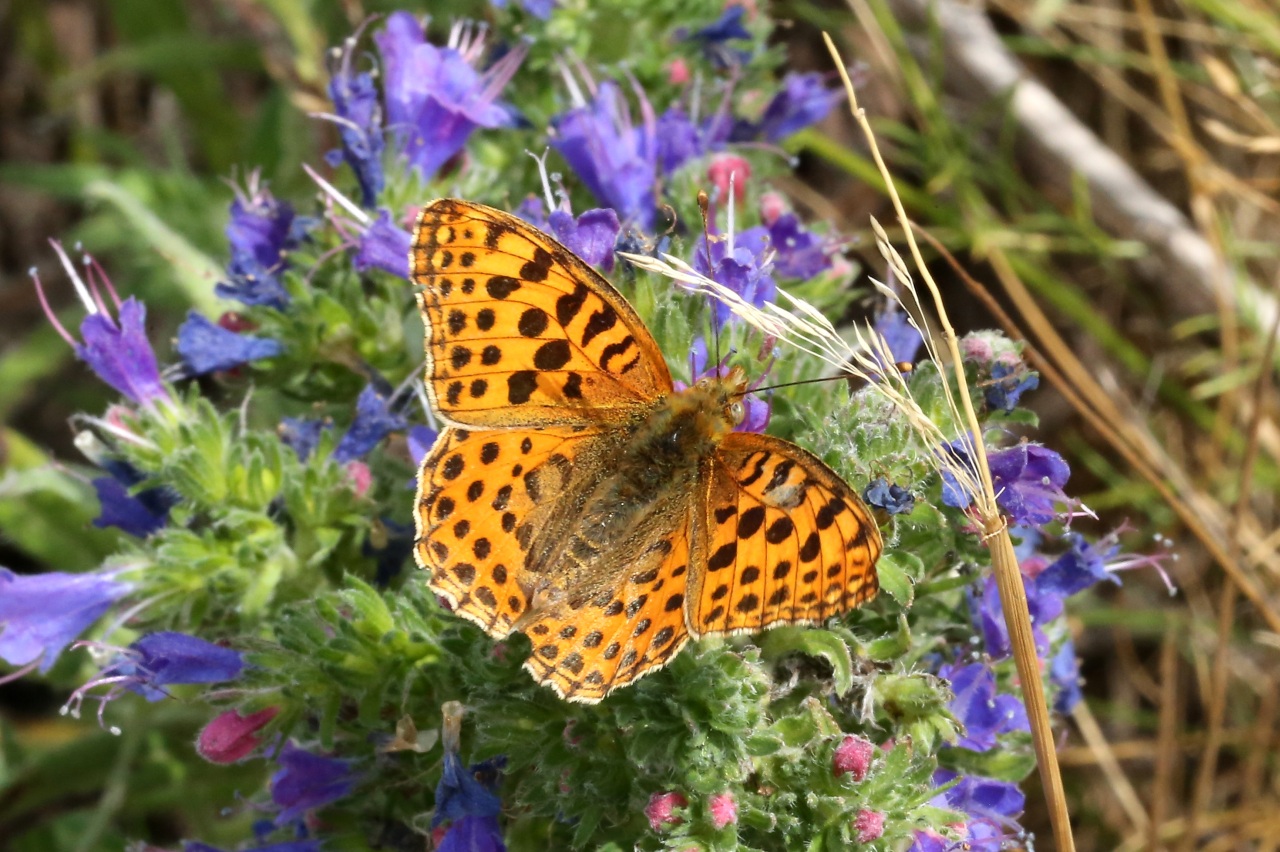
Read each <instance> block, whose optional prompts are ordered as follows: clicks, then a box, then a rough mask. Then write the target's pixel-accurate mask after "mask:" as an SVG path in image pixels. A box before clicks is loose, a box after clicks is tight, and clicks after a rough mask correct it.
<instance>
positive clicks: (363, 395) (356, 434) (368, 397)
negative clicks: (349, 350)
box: [333, 384, 409, 464]
mask: <svg viewBox="0 0 1280 852" xmlns="http://www.w3.org/2000/svg"><path fill="white" fill-rule="evenodd" d="M408 426H409V424H408V421H406V420H405V419H404V417H402V416H401V415H399V414H396V413H395V412H393V411H392V410H391V407H390V405H389V400H388V399H387V398H386V397H384V396H383V395H382V394H381V393H379V392H378V390H377V388H375V387H374V386H373V385H371V384H370V385H367V386H366V387H365V389H364V390H362V391H361V392H360V397H359V398H358V399H357V400H356V417H355V420H354V421H352V423H351V428H349V429H348V430H347V433H346V434H345V435H343V436H342V440H341V441H339V442H338V446H337V447H335V448H334V450H333V458H334V461H337V462H339V463H340V464H346V463H347V462H351V461H355V460H356V459H359V458H362V457H363V456H364V455H365V454H366V453H368V452H369V451H370V450H372V449H373V448H374V447H375V446H377V445H378V443H379V442H381V441H382V439H383V438H385V437H386V436H387V435H388V434H389V433H391V432H398V431H401V430H403V429H407V428H408Z"/></svg>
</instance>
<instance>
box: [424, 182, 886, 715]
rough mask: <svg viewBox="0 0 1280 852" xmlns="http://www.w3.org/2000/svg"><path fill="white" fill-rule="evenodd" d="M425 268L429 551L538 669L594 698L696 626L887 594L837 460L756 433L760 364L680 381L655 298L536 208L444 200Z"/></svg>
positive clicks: (451, 591)
mask: <svg viewBox="0 0 1280 852" xmlns="http://www.w3.org/2000/svg"><path fill="white" fill-rule="evenodd" d="M409 261H410V269H411V271H412V275H413V279H414V281H415V282H416V283H417V284H418V285H420V288H421V289H420V290H419V292H418V302H419V306H420V307H421V309H422V313H423V317H424V319H425V321H426V330H427V335H426V341H425V348H426V354H427V375H426V379H427V389H428V393H429V395H430V398H431V401H432V403H433V406H434V407H435V409H436V411H437V413H438V414H439V416H440V418H441V419H442V420H443V421H444V422H445V423H447V424H448V428H446V429H445V430H444V431H443V432H441V434H440V437H439V439H438V440H437V442H436V444H435V446H434V447H433V448H432V450H431V452H430V453H429V454H428V456H427V458H426V459H425V460H424V462H423V467H422V472H421V476H420V483H419V495H418V511H417V514H416V519H417V541H416V547H415V554H416V556H417V559H418V563H419V564H420V565H421V566H422V568H423V569H425V570H426V571H428V572H429V583H430V584H431V587H432V589H433V590H434V591H436V592H437V593H438V594H440V595H441V596H443V597H444V598H446V599H447V600H448V601H449V602H450V603H451V604H452V605H453V608H454V611H455V612H456V613H457V614H458V615H460V616H462V617H463V618H466V619H468V620H470V621H472V622H475V623H476V624H478V625H480V626H481V627H482V628H483V629H484V630H485V631H486V632H488V633H489V634H490V635H492V636H495V637H501V636H506V635H508V634H509V633H511V632H512V631H516V630H518V631H521V632H524V633H525V634H527V635H528V636H529V638H530V639H531V640H532V642H533V653H532V654H531V655H530V657H529V659H528V661H527V662H526V663H525V667H526V668H527V669H528V670H529V671H530V672H531V673H532V674H533V676H534V678H535V679H536V680H538V681H539V682H541V683H545V684H547V685H549V686H551V687H552V688H553V689H555V690H556V692H557V693H558V694H560V695H561V696H562V697H564V698H567V699H570V700H575V701H587V702H594V701H598V700H600V699H601V698H603V697H604V696H605V695H607V694H609V692H610V691H612V690H613V689H616V688H618V687H621V686H625V685H626V684H628V683H631V682H632V681H634V680H635V679H636V678H638V677H641V676H643V675H645V674H647V673H649V672H652V671H656V670H658V669H660V668H661V667H662V666H664V665H666V663H667V662H668V661H669V660H670V659H671V658H672V657H673V656H674V655H675V654H676V653H678V652H679V650H680V649H681V648H682V647H683V646H684V645H685V643H686V642H688V641H689V639H691V638H697V637H699V636H705V635H710V634H725V633H742V632H753V631H757V630H761V629H764V628H767V627H770V626H772V625H775V624H795V623H817V622H820V621H822V620H824V619H826V618H828V617H830V616H833V615H838V614H841V613H844V612H847V611H848V610H849V609H851V608H852V607H855V606H857V605H859V604H861V603H863V602H864V601H866V600H869V599H870V598H872V597H874V596H875V593H876V590H877V584H876V575H875V568H874V565H875V561H876V559H877V558H878V557H879V555H880V550H881V539H880V534H879V530H878V529H877V528H876V526H875V523H874V521H873V520H872V518H871V516H870V513H869V512H868V511H867V509H866V507H865V506H864V505H863V504H862V502H861V500H860V499H859V498H858V496H857V495H856V493H855V492H854V491H853V489H851V488H850V487H849V486H848V485H847V484H845V483H844V482H843V481H842V480H841V479H840V477H839V476H838V475H837V474H835V473H834V472H833V471H832V470H831V469H830V468H828V467H827V466H826V465H825V464H823V462H822V461H821V460H819V459H817V458H816V457H814V456H813V455H811V454H810V453H808V452H806V451H805V450H802V449H801V448H799V447H797V446H795V445H794V444H790V443H788V442H786V441H783V440H781V439H778V438H773V437H770V436H768V435H760V434H754V433H745V432H735V431H733V429H734V427H735V426H736V425H738V424H740V423H741V422H742V418H743V407H742V406H743V403H742V395H743V394H744V393H745V392H746V388H747V378H746V376H745V374H744V373H743V371H742V370H741V369H739V368H733V369H731V370H729V371H728V373H727V374H726V375H725V376H722V377H713V378H707V379H703V380H700V381H699V382H697V383H695V384H694V385H693V386H692V387H689V388H686V389H684V390H681V391H676V390H675V387H674V384H673V382H672V379H671V375H670V373H669V371H668V369H667V365H666V361H665V359H664V358H663V356H662V353H661V352H660V351H659V350H658V347H657V344H656V343H655V342H654V340H653V338H652V336H651V335H650V334H649V332H648V331H647V330H646V328H645V327H644V324H643V322H642V321H641V320H640V318H639V316H638V315H637V314H636V313H635V310H634V309H633V308H632V307H631V306H630V305H629V304H628V303H627V301H626V300H625V299H623V298H622V296H621V295H620V294H619V293H618V292H617V291H616V290H614V289H613V287H612V286H610V285H609V283H608V282H607V281H605V280H604V279H603V278H601V277H600V276H599V274H597V273H596V272H595V270H593V269H591V268H590V267H589V266H587V265H586V264H585V263H583V262H582V261H581V260H580V259H579V258H577V257H576V256H574V255H573V253H572V252H570V251H568V250H567V249H565V248H564V246H562V245H560V244H559V243H558V242H556V241H555V240H554V239H552V238H551V237H549V236H548V235H546V234H544V233H542V232H540V231H538V230H537V229H535V228H533V227H531V226H529V225H528V224H526V223H524V222H522V221H520V220H519V219H516V218H515V217H513V216H511V215H509V214H507V213H503V212H501V211H498V210H494V209H492V208H489V207H485V206H483V205H479V204H473V203H470V202H465V201H457V200H451V199H444V200H440V201H436V202H433V203H431V204H429V205H427V206H426V207H425V208H424V209H423V211H422V214H421V216H420V217H419V221H418V226H417V229H416V231H415V235H414V242H413V246H412V249H411V252H410V258H409Z"/></svg>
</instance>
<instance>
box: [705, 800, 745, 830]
mask: <svg viewBox="0 0 1280 852" xmlns="http://www.w3.org/2000/svg"><path fill="white" fill-rule="evenodd" d="M707 810H708V811H709V812H710V813H711V824H712V825H714V826H715V827H716V830H717V831H719V830H720V829H722V828H724V827H725V826H726V825H731V824H733V823H735V822H737V821H738V803H737V801H736V800H735V799H734V798H733V794H732V793H717V794H716V795H714V796H712V797H711V800H710V801H709V802H707Z"/></svg>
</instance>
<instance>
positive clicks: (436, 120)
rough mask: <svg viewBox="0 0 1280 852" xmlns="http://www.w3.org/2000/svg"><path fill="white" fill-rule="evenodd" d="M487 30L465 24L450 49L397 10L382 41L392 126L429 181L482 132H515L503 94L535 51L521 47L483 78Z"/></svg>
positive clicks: (403, 150)
mask: <svg viewBox="0 0 1280 852" xmlns="http://www.w3.org/2000/svg"><path fill="white" fill-rule="evenodd" d="M483 32H484V31H483V29H475V28H472V27H471V26H470V25H458V26H455V27H454V28H453V31H452V32H451V33H450V35H449V44H448V46H446V47H436V46H435V45H433V44H430V43H428V42H427V40H426V35H425V34H424V33H423V30H422V26H421V25H420V24H419V23H418V21H417V20H416V19H415V18H414V17H413V16H412V15H410V14H409V13H408V12H393V13H392V14H391V15H390V16H389V17H388V18H387V25H386V27H385V28H383V30H382V32H380V33H378V34H377V35H375V36H374V40H375V41H376V42H377V43H378V51H379V53H381V54H382V65H383V77H384V82H383V89H384V92H385V95H386V105H387V126H388V128H389V129H390V130H391V132H392V133H393V134H394V135H395V139H396V144H397V147H398V148H399V151H400V153H401V154H402V155H403V156H404V157H405V158H406V159H407V160H408V163H409V167H410V168H411V169H416V170H417V172H418V176H419V177H420V178H421V179H423V180H428V179H430V178H432V177H434V176H435V174H436V172H438V171H439V170H440V167H441V166H443V165H444V164H445V163H446V162H448V161H449V160H450V159H452V158H453V156H454V155H455V154H457V153H458V152H459V151H461V150H462V148H463V146H464V145H466V143H467V139H468V138H469V137H470V136H471V134H472V132H473V131H475V130H476V129H477V128H479V127H509V126H511V125H512V124H513V123H514V115H513V113H512V111H511V109H510V108H509V107H507V106H504V105H503V104H500V103H498V95H499V94H501V92H502V89H503V88H504V87H505V86H506V85H507V83H508V82H509V81H510V80H511V77H512V75H514V74H515V72H516V69H517V68H519V67H520V63H521V62H522V61H523V60H524V57H525V54H526V53H527V52H528V51H527V48H526V47H525V46H524V45H520V46H518V47H516V48H514V49H512V50H510V51H508V52H507V54H506V55H505V56H503V57H502V58H501V59H499V60H498V61H497V62H495V63H493V65H491V66H489V68H488V69H487V70H486V71H484V73H481V72H479V71H477V70H476V66H477V65H478V64H479V62H480V58H481V56H482V55H483V54H484V35H483Z"/></svg>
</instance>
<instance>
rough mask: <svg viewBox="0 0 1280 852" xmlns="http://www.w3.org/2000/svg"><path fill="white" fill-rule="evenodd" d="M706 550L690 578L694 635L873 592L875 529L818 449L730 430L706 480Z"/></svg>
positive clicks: (838, 608) (763, 622)
mask: <svg viewBox="0 0 1280 852" xmlns="http://www.w3.org/2000/svg"><path fill="white" fill-rule="evenodd" d="M704 511H705V512H706V523H707V526H706V529H707V531H708V532H707V549H706V554H707V555H706V560H705V562H704V563H703V564H702V566H701V570H700V571H699V572H698V573H697V575H696V577H695V579H694V580H693V581H692V584H691V587H690V590H689V594H690V598H691V601H690V604H691V606H690V626H691V630H692V632H693V633H694V634H695V635H706V634H709V633H712V634H714V633H736V632H753V631H757V630H761V629H763V628H765V627H769V626H771V625H773V624H779V623H781V624H794V623H816V622H819V621H822V620H823V619H825V618H827V617H829V616H832V615H837V614H840V613H844V612H847V611H848V610H850V609H852V608H853V607H855V606H858V605H859V604H861V603H863V602H865V601H867V600H870V599H871V598H873V597H875V594H876V591H877V589H878V585H877V582H876V574H875V570H874V565H875V561H876V559H878V558H879V556H880V550H881V546H882V545H881V541H880V532H879V529H878V528H877V527H876V525H875V522H874V520H872V518H871V516H870V514H869V513H868V511H867V508H866V506H865V505H863V503H862V501H861V500H860V499H859V498H858V496H857V495H856V494H855V493H854V492H853V490H852V489H851V488H850V487H849V486H848V485H846V484H845V483H844V481H843V480H842V479H840V477H839V476H838V475H836V474H835V472H833V471H832V470H831V469H830V468H829V467H827V466H826V465H825V464H823V463H822V461H821V460H819V459H818V458H817V457H816V456H814V455H812V454H811V453H808V452H806V451H804V450H802V449H801V448H799V447H797V446H796V445H794V444H791V443H789V442H787V441H783V440H781V439H779V438H774V437H771V436H769V435H757V434H752V433H742V432H735V433H732V434H730V435H729V436H727V437H726V438H725V440H724V441H723V442H722V443H721V445H720V447H719V449H718V450H717V452H716V453H715V455H714V456H713V458H712V461H711V464H710V474H709V477H708V481H707V483H706V503H705V509H704Z"/></svg>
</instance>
